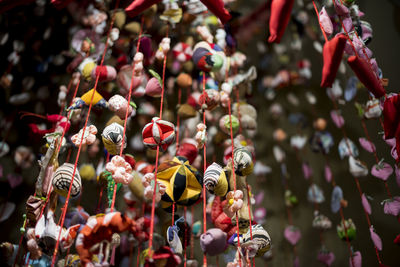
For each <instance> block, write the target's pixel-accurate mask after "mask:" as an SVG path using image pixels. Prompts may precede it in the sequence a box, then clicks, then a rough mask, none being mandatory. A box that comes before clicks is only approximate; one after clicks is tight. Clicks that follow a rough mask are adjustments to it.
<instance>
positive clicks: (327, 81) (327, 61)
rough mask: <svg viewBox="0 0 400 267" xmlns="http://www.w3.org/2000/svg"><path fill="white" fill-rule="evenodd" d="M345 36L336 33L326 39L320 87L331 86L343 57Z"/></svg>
mask: <svg viewBox="0 0 400 267" xmlns="http://www.w3.org/2000/svg"><path fill="white" fill-rule="evenodd" d="M346 41H347V38H346V37H345V36H344V35H337V36H335V37H334V38H332V39H331V40H329V41H327V42H326V43H325V45H324V49H323V57H324V66H323V68H322V79H321V87H332V84H333V82H334V81H335V78H336V74H337V71H338V69H339V65H340V62H341V60H342V57H343V53H344V48H345V46H346Z"/></svg>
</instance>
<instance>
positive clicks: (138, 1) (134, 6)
mask: <svg viewBox="0 0 400 267" xmlns="http://www.w3.org/2000/svg"><path fill="white" fill-rule="evenodd" d="M200 1H201V2H202V3H203V4H204V5H205V6H206V7H207V8H208V9H209V10H210V11H211V12H212V13H213V14H214V15H215V16H217V17H218V18H219V19H220V20H221V22H222V24H225V23H227V22H228V21H229V20H230V19H231V17H232V16H231V14H229V12H228V10H226V9H225V8H224V2H223V1H222V0H200ZM159 2H161V0H134V1H132V3H131V4H130V5H129V6H128V7H127V8H125V12H126V14H127V15H128V16H130V17H135V16H137V15H139V14H140V13H142V12H143V11H145V10H146V9H148V8H150V7H151V6H152V5H154V4H157V3H159Z"/></svg>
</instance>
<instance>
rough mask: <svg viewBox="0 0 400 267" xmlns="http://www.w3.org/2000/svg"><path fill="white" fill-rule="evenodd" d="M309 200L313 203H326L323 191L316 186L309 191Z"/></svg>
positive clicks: (312, 186) (313, 185)
mask: <svg viewBox="0 0 400 267" xmlns="http://www.w3.org/2000/svg"><path fill="white" fill-rule="evenodd" d="M307 200H308V201H309V202H311V203H317V204H321V203H322V202H324V201H325V196H324V193H323V191H322V189H321V188H320V187H319V186H318V185H316V184H312V185H311V186H310V187H309V188H308V191H307Z"/></svg>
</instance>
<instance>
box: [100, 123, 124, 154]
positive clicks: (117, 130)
mask: <svg viewBox="0 0 400 267" xmlns="http://www.w3.org/2000/svg"><path fill="white" fill-rule="evenodd" d="M123 134H124V127H122V126H121V125H120V124H118V123H116V122H113V123H111V124H110V125H108V126H107V127H106V128H104V130H103V133H102V134H101V138H102V140H103V144H104V146H105V148H106V149H107V151H108V153H110V154H112V155H117V154H119V152H120V150H121V146H122V138H123ZM125 140H126V137H125ZM125 147H126V142H124V148H125Z"/></svg>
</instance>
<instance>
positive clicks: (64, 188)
mask: <svg viewBox="0 0 400 267" xmlns="http://www.w3.org/2000/svg"><path fill="white" fill-rule="evenodd" d="M73 172H74V165H73V164H71V163H64V164H63V165H61V166H60V167H59V168H58V169H57V170H56V172H55V173H54V176H53V180H52V184H53V188H54V191H55V192H56V193H57V194H59V195H61V196H63V197H67V195H68V190H69V185H70V184H71V179H72V174H73ZM81 188H82V182H81V176H80V175H79V171H78V170H76V171H75V177H74V181H73V182H72V188H71V197H72V198H75V197H77V196H79V194H80V193H81Z"/></svg>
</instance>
